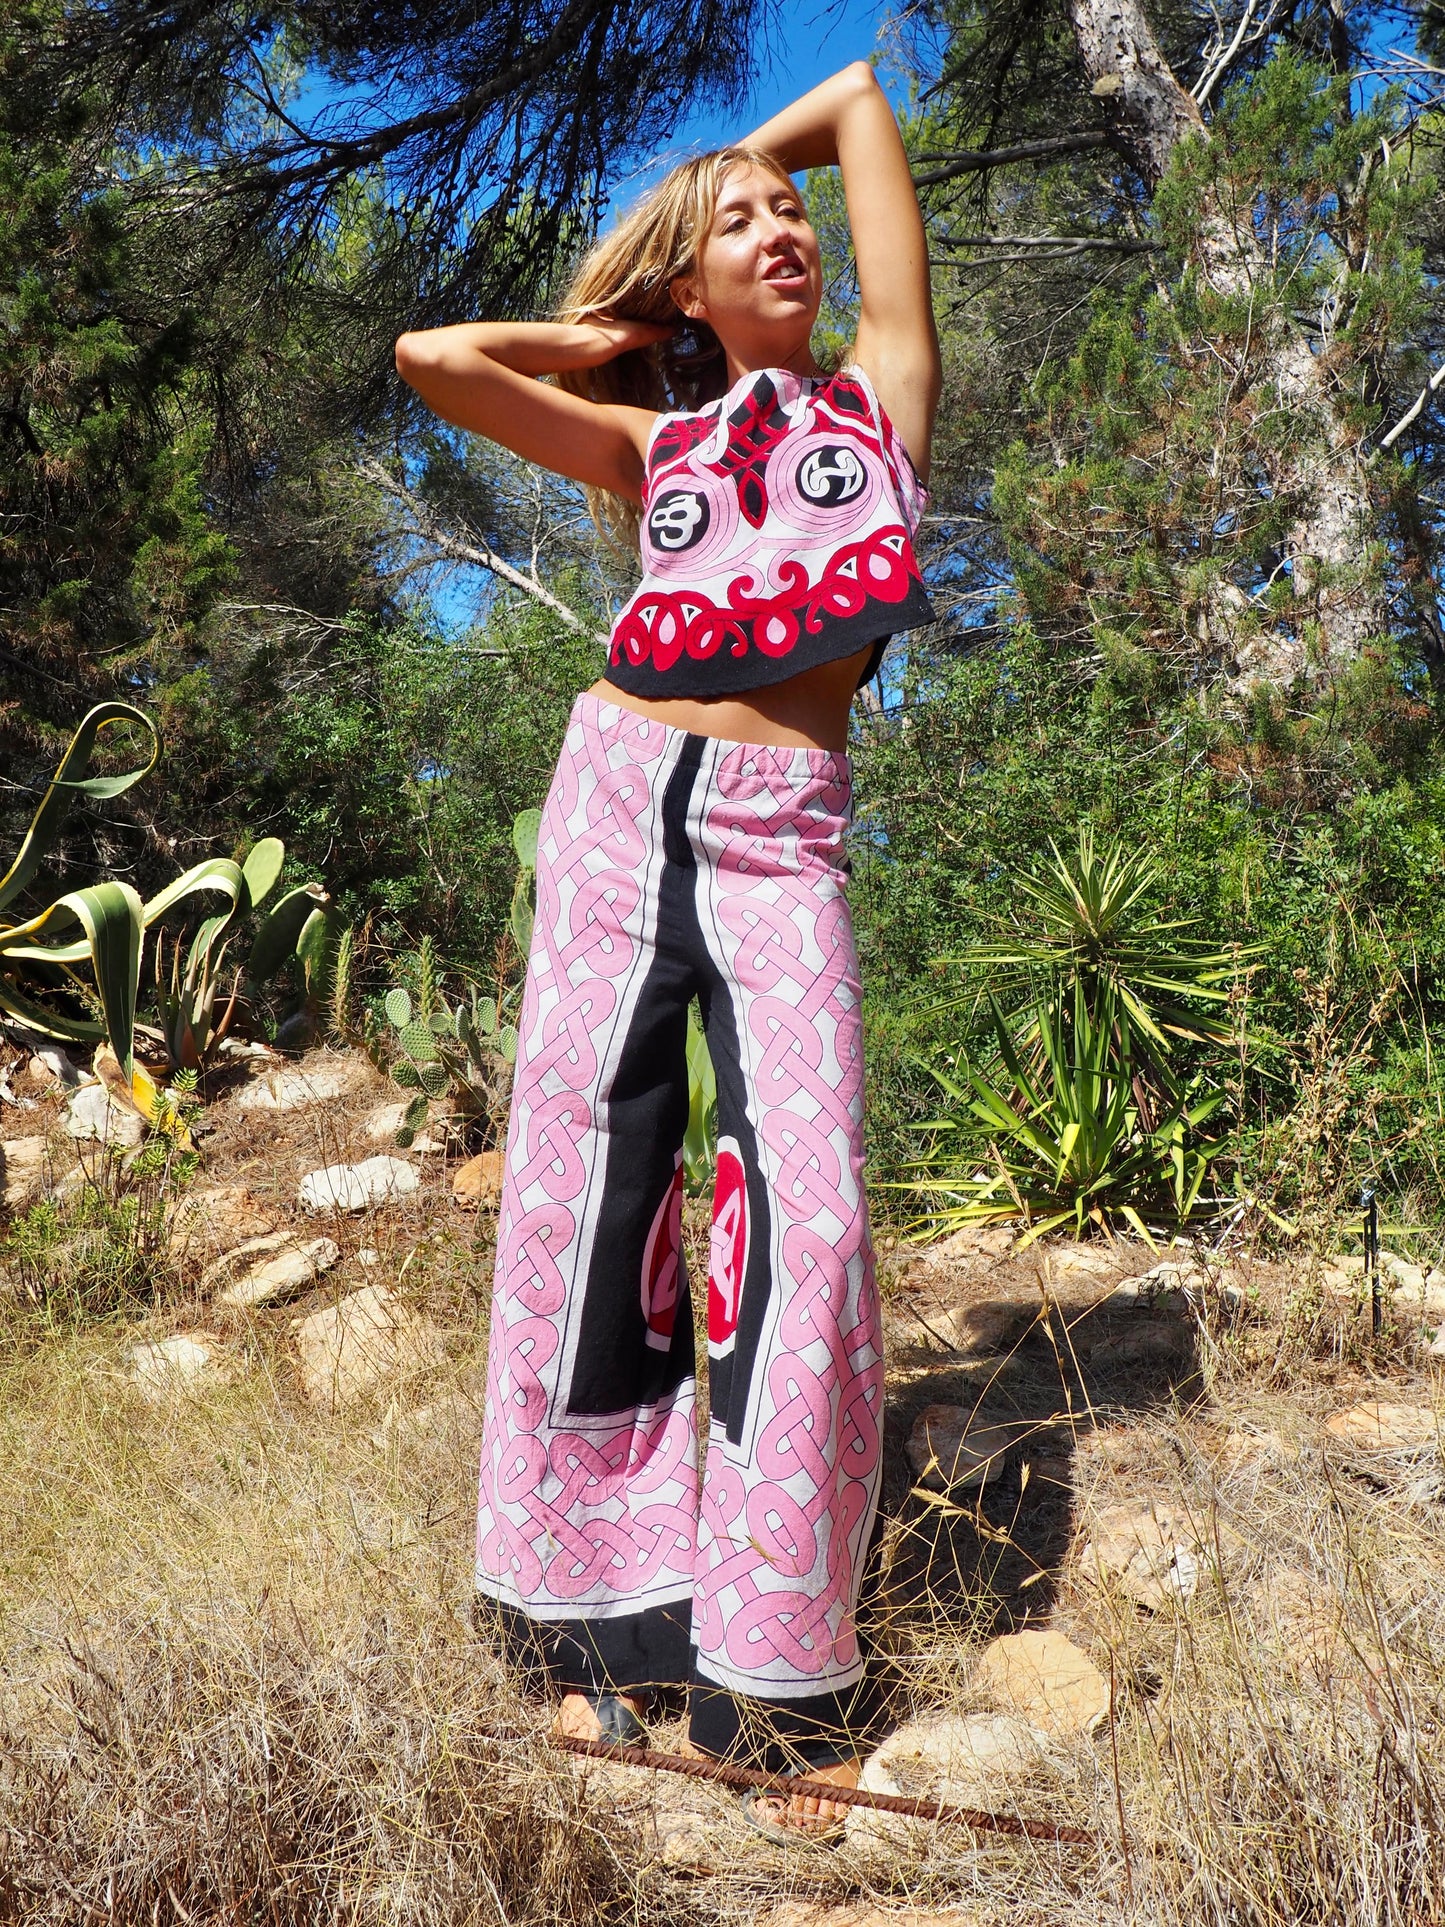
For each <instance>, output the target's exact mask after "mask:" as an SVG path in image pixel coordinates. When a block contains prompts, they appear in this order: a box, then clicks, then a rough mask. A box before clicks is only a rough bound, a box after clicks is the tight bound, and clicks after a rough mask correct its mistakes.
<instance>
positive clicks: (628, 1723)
mask: <svg viewBox="0 0 1445 1927" xmlns="http://www.w3.org/2000/svg"><path fill="white" fill-rule="evenodd" d="M572 1690H573V1691H574V1692H575V1693H576V1694H577V1696H578V1698H579V1699H584V1700H586V1702H587V1704H588V1705H589V1706H590V1707H591V1708H592V1711H593V1712H594V1713H595V1714H596V1715H597V1724H598V1726H599V1727H600V1728H601V1731H600V1732H599V1734H598V1735H597V1738H598V1740H599V1741H601V1742H602V1743H603V1744H604V1745H606V1746H646V1745H647V1728H646V1727H645V1726H644V1725H643V1723H642V1721H641V1720H640V1719H639V1718H638V1716H637V1714H636V1713H635V1712H634V1711H633V1710H632V1708H631V1707H630V1706H629V1705H628V1704H627V1701H626V1700H625V1699H624V1698H623V1697H622V1695H621V1694H620V1693H594V1692H588V1691H586V1690H585V1689H583V1688H582V1687H580V1686H579V1687H574V1688H573V1689H572Z"/></svg>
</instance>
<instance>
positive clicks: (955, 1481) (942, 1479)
mask: <svg viewBox="0 0 1445 1927" xmlns="http://www.w3.org/2000/svg"><path fill="white" fill-rule="evenodd" d="M1034 1429H1035V1428H1034V1427H1032V1426H1030V1425H1026V1424H1015V1425H997V1424H988V1423H987V1422H985V1421H984V1420H982V1419H980V1417H979V1415H978V1414H977V1413H976V1412H973V1411H970V1410H969V1409H968V1408H967V1407H966V1406H963V1405H926V1406H924V1408H923V1410H922V1411H921V1412H920V1413H919V1414H918V1417H917V1418H916V1419H915V1420H914V1422H913V1430H912V1432H911V1433H910V1434H909V1436H908V1458H909V1462H910V1464H911V1465H912V1467H913V1469H914V1471H915V1472H916V1473H917V1474H918V1478H919V1482H920V1484H922V1485H926V1486H927V1487H928V1488H929V1490H930V1491H932V1492H978V1491H981V1490H982V1489H983V1487H984V1486H985V1485H986V1484H987V1483H988V1481H989V1480H990V1479H991V1478H993V1477H995V1476H996V1475H997V1473H999V1472H1000V1471H1001V1470H1002V1469H1003V1463H1004V1460H1005V1458H1006V1457H1007V1455H1008V1454H1009V1452H1011V1451H1012V1450H1013V1448H1014V1447H1015V1446H1016V1445H1018V1444H1019V1443H1020V1441H1021V1440H1023V1439H1024V1438H1026V1437H1028V1436H1029V1434H1030V1433H1031V1432H1032V1431H1033V1430H1034Z"/></svg>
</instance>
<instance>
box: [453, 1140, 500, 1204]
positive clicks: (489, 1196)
mask: <svg viewBox="0 0 1445 1927" xmlns="http://www.w3.org/2000/svg"><path fill="white" fill-rule="evenodd" d="M502 1164H503V1160H502V1153H501V1152H500V1151H480V1152H478V1154H477V1156H476V1157H474V1158H468V1159H467V1161H466V1163H465V1164H463V1165H461V1166H460V1167H459V1169H458V1171H457V1174H456V1176H455V1177H454V1178H453V1179H452V1203H453V1204H456V1205H460V1206H461V1208H462V1210H463V1211H485V1210H488V1209H490V1208H492V1207H493V1206H495V1205H496V1204H497V1203H498V1201H499V1200H500V1198H501V1195H502Z"/></svg>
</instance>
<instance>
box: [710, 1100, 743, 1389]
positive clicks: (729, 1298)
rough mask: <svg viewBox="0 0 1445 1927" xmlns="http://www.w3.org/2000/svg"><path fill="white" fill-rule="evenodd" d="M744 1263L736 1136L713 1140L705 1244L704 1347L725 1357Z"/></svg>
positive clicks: (734, 1322)
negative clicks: (714, 1175) (714, 1152)
mask: <svg viewBox="0 0 1445 1927" xmlns="http://www.w3.org/2000/svg"><path fill="white" fill-rule="evenodd" d="M747 1264H748V1176H747V1172H746V1171H745V1170H744V1169H743V1160H742V1152H741V1150H740V1149H739V1147H738V1142H737V1140H736V1138H730V1137H724V1138H719V1139H718V1147H717V1183H716V1186H715V1189H714V1191H713V1204H712V1237H711V1239H710V1241H709V1245H708V1268H707V1269H708V1275H707V1349H708V1356H709V1357H710V1358H725V1357H726V1356H727V1354H728V1353H729V1352H730V1351H731V1350H732V1348H733V1340H734V1339H735V1338H736V1336H737V1329H738V1308H739V1306H740V1305H741V1303H742V1296H743V1278H744V1276H745V1274H746V1272H747Z"/></svg>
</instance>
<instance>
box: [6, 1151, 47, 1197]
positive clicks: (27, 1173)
mask: <svg viewBox="0 0 1445 1927" xmlns="http://www.w3.org/2000/svg"><path fill="white" fill-rule="evenodd" d="M46 1150H47V1146H46V1141H45V1139H44V1138H43V1137H13V1138H10V1139H9V1140H8V1142H6V1143H4V1144H0V1209H3V1210H5V1211H24V1210H26V1209H27V1208H28V1207H29V1206H30V1205H32V1204H34V1202H35V1200H36V1199H37V1198H38V1197H39V1196H40V1193H41V1192H42V1190H43V1189H44V1188H45V1165H46Z"/></svg>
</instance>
